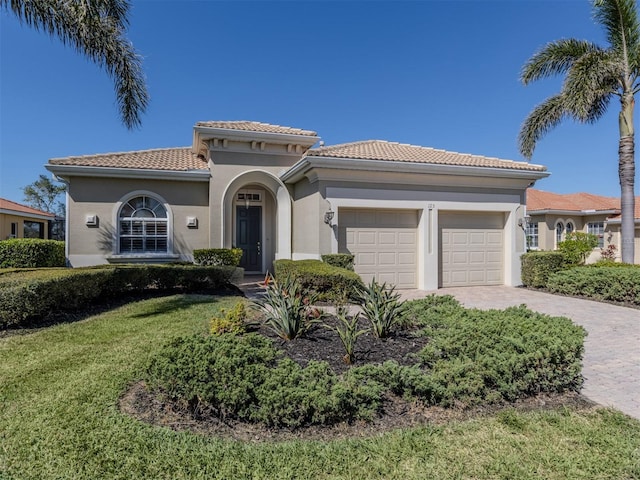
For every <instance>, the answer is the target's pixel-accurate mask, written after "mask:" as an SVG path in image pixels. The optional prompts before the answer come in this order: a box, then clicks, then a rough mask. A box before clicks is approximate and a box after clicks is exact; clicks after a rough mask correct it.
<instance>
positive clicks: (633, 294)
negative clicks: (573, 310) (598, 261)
mask: <svg viewBox="0 0 640 480" xmlns="http://www.w3.org/2000/svg"><path fill="white" fill-rule="evenodd" d="M615 265H616V266H609V265H606V264H604V265H603V266H600V265H598V266H587V267H575V268H571V269H569V270H563V271H561V272H557V273H554V274H553V275H551V276H550V277H549V280H548V281H547V288H548V289H549V291H551V292H553V293H561V294H563V295H574V296H582V297H588V298H592V299H594V300H600V301H602V300H605V301H611V302H621V303H626V304H632V305H640V268H638V267H637V266H634V265H622V266H620V264H615Z"/></svg>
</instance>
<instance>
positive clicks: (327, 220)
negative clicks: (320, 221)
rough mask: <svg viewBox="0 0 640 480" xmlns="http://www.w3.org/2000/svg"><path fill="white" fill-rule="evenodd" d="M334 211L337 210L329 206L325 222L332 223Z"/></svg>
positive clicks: (325, 213) (325, 214)
mask: <svg viewBox="0 0 640 480" xmlns="http://www.w3.org/2000/svg"><path fill="white" fill-rule="evenodd" d="M334 213H335V212H332V211H331V208H329V211H328V212H324V223H326V224H327V225H331V221H332V220H333V215H334Z"/></svg>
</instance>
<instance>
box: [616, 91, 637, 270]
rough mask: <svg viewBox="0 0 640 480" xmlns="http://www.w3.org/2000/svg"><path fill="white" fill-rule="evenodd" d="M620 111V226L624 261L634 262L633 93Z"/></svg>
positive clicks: (627, 96)
mask: <svg viewBox="0 0 640 480" xmlns="http://www.w3.org/2000/svg"><path fill="white" fill-rule="evenodd" d="M621 102H622V110H621V111H620V119H619V120H620V144H619V148H618V176H619V178H620V193H621V198H620V204H621V205H620V207H621V210H622V225H621V227H620V235H621V245H620V247H621V250H622V261H623V262H624V263H633V260H634V257H635V247H634V241H635V218H634V217H635V214H634V213H635V203H636V202H635V200H636V198H635V189H634V186H635V175H636V168H635V141H634V129H633V107H634V103H635V102H634V99H633V95H623V96H622V99H621Z"/></svg>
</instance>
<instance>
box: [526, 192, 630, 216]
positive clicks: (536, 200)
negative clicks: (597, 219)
mask: <svg viewBox="0 0 640 480" xmlns="http://www.w3.org/2000/svg"><path fill="white" fill-rule="evenodd" d="M618 209H620V199H619V198H615V197H602V196H600V195H593V194H591V193H570V194H560V193H551V192H545V191H543V190H536V189H534V188H530V189H528V190H527V211H529V212H531V211H536V210H566V211H576V212H581V211H584V210H596V211H602V210H618Z"/></svg>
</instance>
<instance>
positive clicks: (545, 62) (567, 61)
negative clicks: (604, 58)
mask: <svg viewBox="0 0 640 480" xmlns="http://www.w3.org/2000/svg"><path fill="white" fill-rule="evenodd" d="M601 50H602V49H601V48H600V47H599V46H598V45H596V44H594V43H591V42H587V41H584V40H576V39H573V38H570V39H563V40H558V41H555V42H551V43H548V44H547V45H545V46H544V47H543V48H542V49H541V50H539V51H538V52H536V53H535V54H534V55H533V56H532V57H531V58H530V59H529V60H528V61H527V63H525V64H524V66H523V67H522V71H521V72H520V80H521V81H522V83H524V84H525V85H528V84H529V83H531V82H534V81H536V80H540V79H541V78H547V77H550V76H554V75H559V74H562V73H565V72H567V71H568V70H569V69H570V68H571V66H572V65H573V64H574V63H575V62H576V61H577V60H578V59H579V58H580V57H582V56H583V55H585V54H587V53H590V52H597V51H601Z"/></svg>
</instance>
